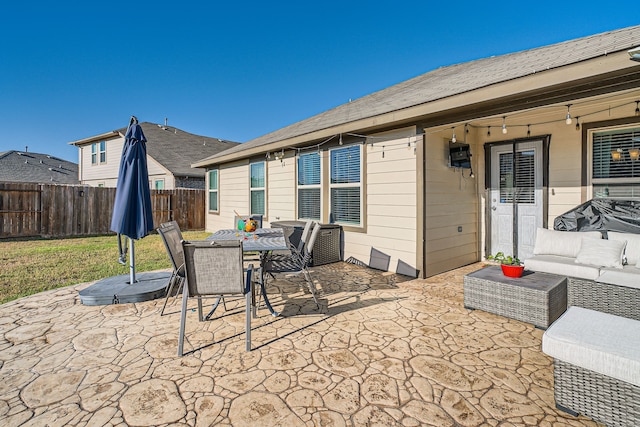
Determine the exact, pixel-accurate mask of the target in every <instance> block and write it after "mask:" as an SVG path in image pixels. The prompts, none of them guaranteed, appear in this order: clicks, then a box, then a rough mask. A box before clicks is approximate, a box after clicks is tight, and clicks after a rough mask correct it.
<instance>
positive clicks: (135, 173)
mask: <svg viewBox="0 0 640 427" xmlns="http://www.w3.org/2000/svg"><path fill="white" fill-rule="evenodd" d="M146 142H147V139H146V138H145V136H144V133H143V132H142V127H140V125H139V124H138V119H136V118H135V117H132V118H131V123H130V124H129V128H128V129H127V133H126V135H125V137H124V147H123V148H122V158H121V160H120V171H119V172H118V184H117V187H116V200H115V203H114V205H113V216H112V217H111V231H115V232H116V233H118V234H123V235H125V236H127V237H129V238H131V239H140V238H142V237H144V236H146V235H147V234H149V231H151V230H153V213H152V211H151V194H150V191H149V172H148V170H147V145H146Z"/></svg>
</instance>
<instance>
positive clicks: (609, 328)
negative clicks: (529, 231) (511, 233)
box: [525, 228, 640, 426]
mask: <svg viewBox="0 0 640 427" xmlns="http://www.w3.org/2000/svg"><path fill="white" fill-rule="evenodd" d="M603 234H604V237H606V238H605V239H603V238H602V237H603ZM525 267H526V268H527V269H529V270H533V271H542V272H547V273H552V274H558V275H562V276H566V277H567V306H568V310H567V311H566V312H565V313H564V314H563V315H562V316H561V317H560V318H559V319H558V320H556V321H555V322H554V323H553V324H552V325H551V326H550V327H549V329H547V331H545V333H544V335H543V337H542V351H543V352H544V353H546V354H547V355H549V356H551V357H553V359H554V398H555V401H556V406H557V407H558V408H559V409H561V410H564V411H567V412H569V413H572V414H574V415H577V414H584V415H587V416H589V417H591V418H593V419H594V420H597V421H600V422H603V423H605V424H606V425H607V426H635V425H640V235H637V234H632V233H620V232H613V231H609V232H607V233H601V232H600V231H584V232H577V231H557V230H548V229H543V228H539V229H538V230H537V232H536V242H535V247H534V256H533V257H531V258H529V259H526V260H525Z"/></svg>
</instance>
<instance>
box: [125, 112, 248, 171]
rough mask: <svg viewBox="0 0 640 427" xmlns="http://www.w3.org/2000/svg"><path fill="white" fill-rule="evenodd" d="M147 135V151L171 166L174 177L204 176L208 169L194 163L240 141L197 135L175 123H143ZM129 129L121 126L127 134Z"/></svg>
mask: <svg viewBox="0 0 640 427" xmlns="http://www.w3.org/2000/svg"><path fill="white" fill-rule="evenodd" d="M140 126H141V127H142V131H143V132H144V136H145V137H146V138H147V154H148V155H149V156H151V157H152V158H153V159H154V160H156V161H157V162H158V163H160V164H161V165H162V166H164V167H165V168H167V169H168V170H169V171H170V172H171V173H172V174H173V175H174V176H191V177H204V175H205V170H204V169H195V168H192V167H191V164H192V163H194V162H196V161H197V160H199V159H202V158H205V157H207V156H212V155H214V154H217V153H219V152H221V151H224V150H227V149H229V147H233V146H236V145H238V143H237V142H233V141H227V140H222V139H218V138H211V137H208V136H201V135H194V134H192V133H189V132H185V131H183V130H181V129H177V128H175V127H172V126H164V125H158V124H155V123H149V122H142V123H140ZM126 131H127V128H122V129H118V130H117V132H120V133H121V134H122V135H123V136H124V134H125V133H126Z"/></svg>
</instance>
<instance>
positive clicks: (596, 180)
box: [587, 123, 640, 199]
mask: <svg viewBox="0 0 640 427" xmlns="http://www.w3.org/2000/svg"><path fill="white" fill-rule="evenodd" d="M639 126H640V125H638V123H630V124H628V125H618V126H603V127H598V128H592V129H589V131H588V132H587V138H588V144H587V199H593V198H594V191H593V186H594V185H597V184H607V183H608V184H638V185H640V178H594V177H593V136H594V134H596V133H600V132H607V131H618V130H620V131H624V130H626V129H634V128H638V127H639ZM639 161H640V160H639Z"/></svg>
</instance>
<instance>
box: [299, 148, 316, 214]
mask: <svg viewBox="0 0 640 427" xmlns="http://www.w3.org/2000/svg"><path fill="white" fill-rule="evenodd" d="M320 182H321V181H320V154H319V153H317V152H314V153H308V154H302V155H301V156H300V157H298V219H315V220H317V221H320V195H321V186H320Z"/></svg>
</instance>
